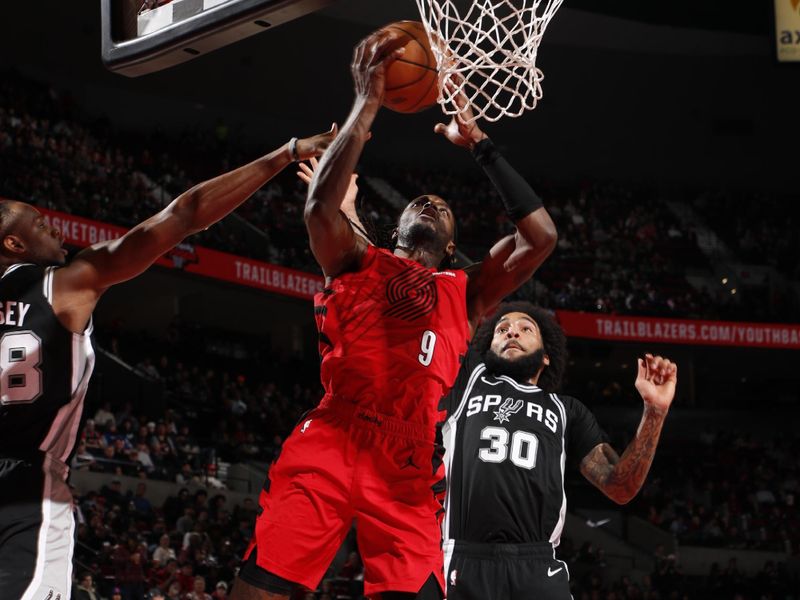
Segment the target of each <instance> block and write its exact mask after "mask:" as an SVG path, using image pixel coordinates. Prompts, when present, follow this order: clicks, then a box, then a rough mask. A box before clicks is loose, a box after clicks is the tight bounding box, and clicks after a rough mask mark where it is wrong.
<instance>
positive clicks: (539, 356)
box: [483, 348, 544, 383]
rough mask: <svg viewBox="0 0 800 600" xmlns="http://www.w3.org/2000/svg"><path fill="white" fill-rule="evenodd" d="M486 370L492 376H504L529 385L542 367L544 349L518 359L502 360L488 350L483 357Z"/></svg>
mask: <svg viewBox="0 0 800 600" xmlns="http://www.w3.org/2000/svg"><path fill="white" fill-rule="evenodd" d="M483 361H484V362H485V363H486V368H487V369H488V371H489V372H490V373H492V374H493V375H506V376H508V377H511V379H513V380H514V381H519V382H520V383H530V380H531V379H532V378H534V377H535V376H536V374H537V373H538V372H539V370H540V369H541V368H542V366H543V365H544V348H539V349H538V350H537V351H536V352H533V353H532V354H526V355H524V356H520V357H519V358H503V357H502V356H500V355H498V354H495V352H494V351H493V350H492V349H491V348H489V349H488V350H487V351H486V354H485V355H484V357H483Z"/></svg>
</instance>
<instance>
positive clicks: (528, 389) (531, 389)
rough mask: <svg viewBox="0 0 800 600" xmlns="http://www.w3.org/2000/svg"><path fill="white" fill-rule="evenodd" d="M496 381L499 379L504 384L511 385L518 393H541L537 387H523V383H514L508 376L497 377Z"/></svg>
mask: <svg viewBox="0 0 800 600" xmlns="http://www.w3.org/2000/svg"><path fill="white" fill-rule="evenodd" d="M497 379H500V380H501V381H505V382H506V383H508V384H510V385H512V386H513V387H515V388H516V389H518V390H519V391H520V392H540V391H542V390H541V388H540V387H539V386H538V385H525V384H523V383H520V382H518V381H515V380H514V379H512V378H511V377H509V376H508V375H499V376H497Z"/></svg>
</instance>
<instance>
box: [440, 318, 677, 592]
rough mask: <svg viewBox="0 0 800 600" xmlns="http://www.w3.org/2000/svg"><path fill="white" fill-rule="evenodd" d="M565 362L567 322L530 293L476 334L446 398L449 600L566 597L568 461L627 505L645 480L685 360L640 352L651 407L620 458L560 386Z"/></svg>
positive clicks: (642, 389)
mask: <svg viewBox="0 0 800 600" xmlns="http://www.w3.org/2000/svg"><path fill="white" fill-rule="evenodd" d="M565 360H566V341H565V338H564V333H563V332H562V331H561V328H560V327H559V326H558V324H557V323H556V322H555V321H554V320H553V318H552V317H551V316H550V315H549V314H548V313H547V312H546V311H544V310H542V309H540V308H537V307H535V306H533V305H532V304H530V303H528V302H512V303H508V304H503V305H501V306H500V308H499V309H498V310H497V312H496V313H495V314H494V316H493V317H492V318H491V319H488V320H487V321H486V322H485V323H484V324H483V325H482V326H481V328H480V329H479V330H478V332H477V333H476V336H475V339H474V340H473V344H472V346H471V349H470V353H469V354H468V355H467V357H466V359H465V361H464V362H463V365H462V368H461V372H460V373H459V377H458V381H457V382H456V385H455V386H454V387H453V389H452V391H451V393H450V395H448V396H447V397H446V398H445V399H444V403H445V404H446V407H445V408H446V409H447V412H448V420H447V421H446V423H445V425H444V427H443V429H442V434H443V437H444V445H445V448H446V454H445V464H446V468H447V486H448V488H447V500H446V503H445V508H446V514H445V523H444V527H443V529H444V531H443V533H444V539H445V543H444V549H445V578H446V580H447V585H448V588H447V598H448V600H494V599H497V600H500V599H503V600H523V599H524V600H528V599H530V598H546V599H547V600H569V598H571V596H570V591H569V573H568V572H567V566H566V564H565V563H563V562H562V561H559V560H557V559H556V558H555V547H556V546H557V545H558V543H559V539H560V537H561V532H562V529H563V527H564V519H565V516H566V510H567V499H566V496H565V493H564V470H565V468H566V464H567V460H568V459H569V460H570V461H574V462H578V463H579V464H580V470H581V473H583V475H584V476H585V477H586V478H587V479H588V480H589V481H590V482H591V483H592V484H594V485H595V486H596V487H597V488H598V489H600V490H601V491H602V492H603V493H604V494H605V495H606V496H608V497H609V498H611V499H612V500H614V501H615V502H617V503H619V504H625V503H626V502H628V501H630V500H631V499H632V498H633V497H634V496H635V495H636V494H637V492H638V491H639V489H640V488H641V487H642V484H643V483H644V480H645V477H646V476H647V472H648V470H649V469H650V464H651V463H652V461H653V456H654V455H655V451H656V444H657V443H658V438H659V435H660V434H661V427H662V425H663V423H664V419H665V417H666V415H667V411H668V409H669V406H670V404H671V403H672V399H673V397H674V396H675V384H676V381H677V367H676V366H675V365H674V364H673V363H672V362H670V361H669V360H667V359H665V358H661V357H659V356H652V355H650V354H648V355H646V356H645V357H644V358H642V359H639V361H638V364H639V370H638V376H637V378H636V389H637V390H638V391H639V393H640V394H641V396H642V399H643V400H644V414H643V416H642V420H641V424H640V425H639V430H638V431H637V433H636V437H635V438H634V439H633V441H632V442H631V443H630V444H629V445H628V447H627V448H626V449H625V452H623V454H622V456H618V455H617V453H616V452H615V451H614V449H613V448H611V446H610V445H609V444H608V443H606V441H605V434H604V433H603V431H602V429H601V428H600V426H599V425H598V424H597V421H596V420H595V418H594V416H593V415H592V413H591V412H589V410H588V409H587V408H586V407H585V406H584V405H583V404H581V403H580V402H579V401H578V400H576V399H575V398H570V397H569V396H562V395H559V394H556V393H555V392H556V391H557V390H558V387H559V384H560V380H561V375H562V373H563V370H564V363H565Z"/></svg>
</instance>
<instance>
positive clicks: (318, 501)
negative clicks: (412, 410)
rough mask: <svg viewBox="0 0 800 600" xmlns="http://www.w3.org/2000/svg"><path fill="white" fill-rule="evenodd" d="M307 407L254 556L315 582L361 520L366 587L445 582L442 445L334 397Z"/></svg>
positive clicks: (277, 477) (272, 485)
mask: <svg viewBox="0 0 800 600" xmlns="http://www.w3.org/2000/svg"><path fill="white" fill-rule="evenodd" d="M326 400H327V398H326V399H323V402H322V403H321V404H320V407H319V408H317V409H315V410H313V411H312V412H311V413H309V414H308V415H307V416H306V417H305V419H304V420H303V421H302V422H301V423H299V424H298V426H297V427H296V428H295V430H294V431H293V432H292V434H291V436H289V438H288V439H287V440H286V442H285V443H284V446H283V449H282V450H281V454H280V456H279V457H278V459H277V460H276V461H275V463H274V464H273V465H272V467H271V468H270V471H269V477H268V478H267V483H266V484H265V486H264V491H262V493H261V497H260V499H259V503H260V504H261V507H262V508H263V512H262V513H261V515H260V516H259V518H258V519H257V521H256V528H255V535H254V539H253V540H252V541H251V543H250V548H248V550H247V553H246V555H245V559H246V558H247V557H248V556H249V555H250V553H251V552H252V549H253V548H254V547H257V548H258V551H257V554H256V561H257V564H258V566H259V567H260V568H263V569H265V570H267V571H269V572H271V573H273V574H274V575H277V576H279V577H282V578H284V579H288V580H289V581H293V582H295V583H299V584H301V585H303V586H305V587H307V588H310V589H314V588H316V587H317V585H318V584H319V582H320V580H321V579H322V576H323V575H324V574H325V571H326V570H327V569H328V567H329V566H330V564H331V561H332V560H333V558H334V556H335V554H336V551H337V550H338V549H339V547H340V546H341V544H342V541H343V540H344V538H345V536H346V535H347V533H348V531H349V530H350V527H351V524H352V523H353V520H355V523H356V536H357V542H358V548H359V551H360V554H361V558H362V560H363V562H364V593H365V594H366V595H370V594H377V593H380V592H387V591H396V592H417V591H418V590H419V589H420V588H421V587H422V585H423V584H424V583H425V581H427V580H428V578H429V577H430V576H431V574H433V575H434V576H435V577H436V578H437V580H438V581H439V584H440V586H441V587H442V589H444V578H443V560H442V546H441V526H440V523H441V516H442V512H443V511H442V505H441V499H442V498H443V492H444V479H443V473H444V471H443V469H442V467H441V451H440V450H438V448H439V447H438V446H437V445H436V444H435V443H434V432H433V431H431V430H429V428H424V427H421V426H419V425H416V424H413V423H408V422H405V421H401V420H397V419H392V418H391V417H387V416H385V415H382V414H379V413H375V412H372V411H369V410H364V409H362V408H358V407H355V406H353V405H350V404H347V405H343V404H341V403H340V402H338V401H337V403H335V404H333V405H332V404H331V403H328V402H326Z"/></svg>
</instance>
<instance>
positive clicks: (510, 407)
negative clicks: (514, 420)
mask: <svg viewBox="0 0 800 600" xmlns="http://www.w3.org/2000/svg"><path fill="white" fill-rule="evenodd" d="M523 406H525V403H524V402H523V401H522V400H513V399H511V398H506V399H505V400H504V401H503V404H501V405H500V408H499V409H497V410H496V411H494V420H495V421H498V422H499V423H505V422H506V421H510V420H511V415H515V414H517V413H518V412H519V411H520V410H521V409H522V407H523Z"/></svg>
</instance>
